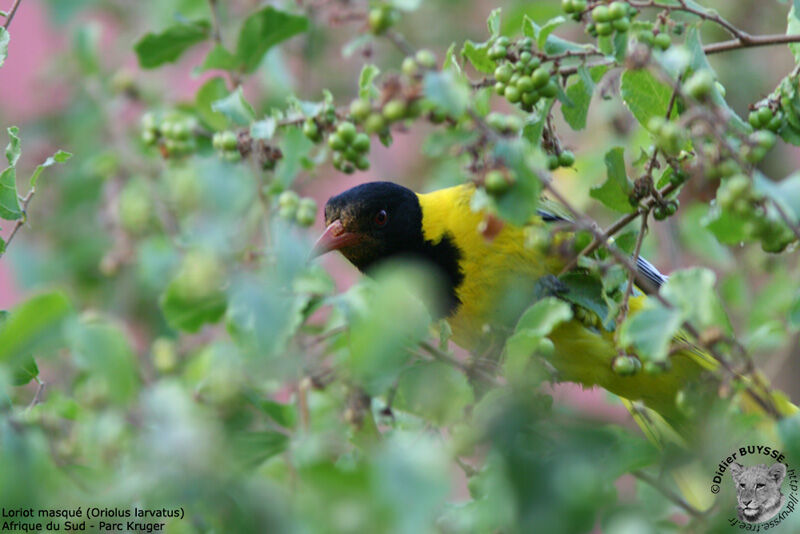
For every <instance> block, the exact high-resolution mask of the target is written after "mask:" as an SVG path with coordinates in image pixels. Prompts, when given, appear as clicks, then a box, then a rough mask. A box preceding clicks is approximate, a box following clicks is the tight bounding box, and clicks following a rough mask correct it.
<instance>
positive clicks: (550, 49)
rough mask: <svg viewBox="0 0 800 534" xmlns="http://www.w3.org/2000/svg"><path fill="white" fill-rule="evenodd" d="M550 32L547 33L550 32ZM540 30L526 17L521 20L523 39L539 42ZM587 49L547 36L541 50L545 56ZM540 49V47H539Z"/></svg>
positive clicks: (554, 36) (553, 36)
mask: <svg viewBox="0 0 800 534" xmlns="http://www.w3.org/2000/svg"><path fill="white" fill-rule="evenodd" d="M551 31H552V29H551V30H549V31H548V33H549V32H551ZM541 32H542V28H541V27H540V26H539V25H538V24H536V23H535V22H534V21H533V20H532V19H531V18H530V17H529V16H528V15H525V17H524V18H523V19H522V33H523V35H525V37H530V38H531V39H534V40H536V42H539V36H540V35H541ZM587 48H591V47H590V46H588V45H579V44H577V43H573V42H571V41H567V40H565V39H562V38H561V37H558V36H556V35H547V36H546V39H545V43H544V48H543V50H544V51H545V52H546V53H547V54H561V53H563V52H566V51H579V50H586V49H587ZM540 49H542V47H540Z"/></svg>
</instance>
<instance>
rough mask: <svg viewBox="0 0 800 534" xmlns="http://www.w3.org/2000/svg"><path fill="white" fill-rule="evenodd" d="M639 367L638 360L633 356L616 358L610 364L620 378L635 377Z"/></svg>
mask: <svg viewBox="0 0 800 534" xmlns="http://www.w3.org/2000/svg"><path fill="white" fill-rule="evenodd" d="M641 366H642V364H641V362H640V361H639V359H638V358H635V357H633V356H617V357H616V358H614V361H613V362H612V364H611V368H612V369H613V370H614V372H615V373H617V374H618V375H620V376H632V375H635V374H636V373H637V372H638V371H639V369H641Z"/></svg>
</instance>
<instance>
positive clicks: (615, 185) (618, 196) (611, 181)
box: [589, 147, 634, 213]
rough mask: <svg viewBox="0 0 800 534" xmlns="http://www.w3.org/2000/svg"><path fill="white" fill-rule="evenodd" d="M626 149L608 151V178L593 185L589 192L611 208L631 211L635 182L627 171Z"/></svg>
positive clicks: (606, 161)
mask: <svg viewBox="0 0 800 534" xmlns="http://www.w3.org/2000/svg"><path fill="white" fill-rule="evenodd" d="M623 154H624V149H623V148H622V147H616V148H612V149H611V150H609V151H608V152H606V156H605V163H606V170H607V171H608V178H607V179H606V181H605V182H604V183H603V184H602V185H600V186H595V187H592V189H591V191H590V192H589V194H590V195H591V196H592V198H595V199H597V200H599V201H600V202H602V203H603V204H605V205H606V206H608V207H609V208H611V209H612V210H615V211H619V212H622V213H631V212H633V210H634V208H633V206H631V204H630V202H629V201H628V197H629V196H630V193H631V190H632V189H633V184H632V183H631V181H630V180H629V179H628V175H627V173H626V172H625V158H624V157H623Z"/></svg>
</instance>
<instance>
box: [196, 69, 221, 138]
mask: <svg viewBox="0 0 800 534" xmlns="http://www.w3.org/2000/svg"><path fill="white" fill-rule="evenodd" d="M226 96H228V86H227V85H226V84H225V80H223V79H222V78H221V77H219V76H217V77H216V78H211V79H210V80H208V81H207V82H206V83H204V84H203V86H202V87H200V89H198V90H197V95H196V96H195V99H194V101H195V109H196V110H197V115H198V116H199V117H200V120H201V121H203V122H204V123H205V124H206V125H207V126H209V127H210V128H211V129H212V130H215V131H218V130H224V129H225V128H226V127H227V126H228V119H227V118H226V117H225V115H223V114H222V113H220V112H218V111H214V110H212V109H211V105H212V104H213V103H214V102H217V101H219V100H222V99H224V98H225V97H226Z"/></svg>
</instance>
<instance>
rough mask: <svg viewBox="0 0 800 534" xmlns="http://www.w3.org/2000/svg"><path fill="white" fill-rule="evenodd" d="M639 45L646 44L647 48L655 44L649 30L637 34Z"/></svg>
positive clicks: (653, 36) (654, 37)
mask: <svg viewBox="0 0 800 534" xmlns="http://www.w3.org/2000/svg"><path fill="white" fill-rule="evenodd" d="M636 38H637V39H638V40H639V42H640V43H643V44H646V45H647V46H653V43H654V42H655V39H656V36H655V35H654V34H653V32H652V31H650V30H644V31H641V32H639V35H638V36H637V37H636Z"/></svg>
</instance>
